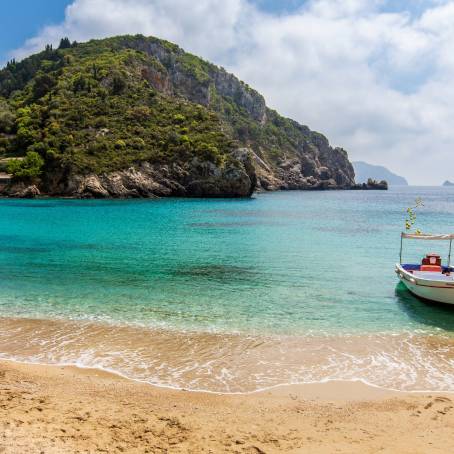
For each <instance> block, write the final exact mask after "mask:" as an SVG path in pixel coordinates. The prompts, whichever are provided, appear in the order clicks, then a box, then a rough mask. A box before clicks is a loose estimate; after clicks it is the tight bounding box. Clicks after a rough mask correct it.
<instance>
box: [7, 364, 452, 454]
mask: <svg viewBox="0 0 454 454" xmlns="http://www.w3.org/2000/svg"><path fill="white" fill-rule="evenodd" d="M0 425H1V429H2V430H1V438H0V452H1V453H8V454H9V453H46V454H48V453H49V454H50V453H95V452H109V453H112V452H127V453H222V452H228V453H283V452H284V453H334V452H335V453H376V452H382V453H412V454H414V453H432V452H433V453H446V452H453V451H454V436H453V433H454V396H449V395H442V394H440V395H438V394H405V393H394V392H388V391H383V390H380V389H378V388H372V387H368V386H366V385H364V384H361V383H348V382H331V383H327V384H320V385H301V386H289V387H280V388H276V389H274V390H272V391H265V392H259V393H253V394H246V395H221V394H208V393H198V392H188V391H176V390H169V389H164V388H157V387H153V386H150V385H147V384H142V383H137V382H134V381H130V380H127V379H123V378H120V377H118V376H115V375H111V374H108V373H104V372H100V371H96V370H88V369H78V368H74V367H56V366H37V365H24V364H18V363H14V362H6V361H3V362H0Z"/></svg>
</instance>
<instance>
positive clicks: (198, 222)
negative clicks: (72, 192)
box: [0, 186, 454, 393]
mask: <svg viewBox="0 0 454 454" xmlns="http://www.w3.org/2000/svg"><path fill="white" fill-rule="evenodd" d="M418 197H420V198H421V199H422V201H423V203H424V206H422V207H419V208H417V209H416V215H417V218H416V223H415V226H414V228H419V229H421V230H422V231H424V232H428V233H452V232H454V189H453V188H448V187H397V186H396V187H391V188H390V189H389V190H388V191H287V192H272V193H260V194H256V195H254V196H253V197H252V198H251V199H179V198H168V199H159V200H70V199H36V200H16V199H1V200H0V359H7V360H14V361H19V362H26V363H37V364H56V365H57V364H58V365H74V366H79V367H86V368H95V369H102V370H106V371H110V372H113V373H116V374H119V375H122V376H124V377H127V378H130V379H133V380H138V381H142V382H146V383H150V384H152V385H156V386H163V387H170V388H177V389H186V390H194V391H196V390H197V391H208V392H216V393H249V392H254V391H259V390H263V389H270V388H273V387H275V386H280V385H285V384H300V383H301V384H302V383H319V382H326V381H331V380H348V381H362V382H364V383H367V384H370V385H373V386H377V387H381V388H386V389H394V390H402V391H430V392H435V391H445V392H454V306H453V307H449V306H443V305H437V304H430V303H427V302H423V301H420V300H418V299H417V298H415V297H414V296H412V295H411V294H409V293H408V291H406V289H405V288H403V287H402V286H401V284H398V280H397V278H396V275H395V272H394V266H395V263H396V262H398V261H399V250H400V233H401V231H402V230H403V229H404V227H405V218H406V215H407V213H406V209H407V208H408V207H410V206H413V205H414V204H415V199H416V198H418ZM403 246H404V249H403V261H404V262H407V263H419V262H420V260H421V257H422V256H423V255H424V254H425V253H427V252H438V253H440V254H441V255H442V256H443V260H444V263H446V260H447V256H448V248H449V243H447V242H442V241H440V242H438V241H435V242H430V243H428V242H422V241H411V240H405V241H404V245H403ZM428 248H429V249H430V250H429V249H428ZM453 261H454V251H453Z"/></svg>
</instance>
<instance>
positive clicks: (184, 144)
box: [0, 35, 313, 178]
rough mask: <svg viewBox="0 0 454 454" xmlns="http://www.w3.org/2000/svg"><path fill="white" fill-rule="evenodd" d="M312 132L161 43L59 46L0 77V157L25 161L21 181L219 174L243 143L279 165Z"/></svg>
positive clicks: (136, 39)
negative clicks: (59, 176)
mask: <svg viewBox="0 0 454 454" xmlns="http://www.w3.org/2000/svg"><path fill="white" fill-rule="evenodd" d="M172 78H173V79H172ZM218 79H223V80H225V81H226V83H224V84H223V90H224V91H223V92H220V91H219V89H217V88H216V87H217V86H218V85H216V83H217V82H216V81H217V80H218ZM169 81H172V84H173V85H172V86H171V88H169V87H170V85H169V84H170V82H169ZM175 81H177V82H175ZM225 87H227V88H225ZM232 87H233V88H232ZM257 106H258V107H257ZM253 109H256V110H257V111H258V113H256V112H255V111H254V112H253ZM262 114H263V115H262ZM260 115H262V116H263V118H264V119H265V118H266V121H262V119H261V118H258V117H259V116H260ZM311 134H313V133H311V131H309V129H308V128H306V127H305V126H301V125H299V124H297V123H296V122H294V121H292V120H289V119H286V118H283V117H281V116H280V115H278V114H277V113H276V112H274V111H272V110H269V109H266V107H265V104H264V101H263V98H262V97H261V96H260V95H259V94H258V93H257V92H255V91H254V90H252V89H251V88H250V87H248V86H247V85H246V84H244V83H242V82H240V81H238V80H237V79H235V78H233V76H231V75H229V74H228V73H226V72H225V71H224V70H223V69H220V68H217V67H216V66H214V65H212V64H211V63H208V62H205V61H204V60H202V59H200V58H198V57H196V56H194V55H191V54H188V53H185V52H184V51H182V50H181V49H180V48H179V47H178V46H176V45H175V44H172V43H169V42H167V41H162V40H158V39H156V38H145V37H143V36H141V35H136V36H120V37H115V38H108V39H104V40H97V41H90V42H88V43H84V44H78V43H75V42H74V43H71V42H70V41H69V39H67V38H63V39H62V40H61V42H60V45H59V47H58V48H57V49H53V48H52V47H51V46H47V47H46V49H45V50H44V51H43V52H40V53H38V54H36V55H33V56H31V57H29V58H27V59H25V60H23V61H21V62H16V61H14V60H12V61H11V62H9V63H8V64H7V66H6V67H5V68H4V69H3V70H1V71H0V158H1V157H2V155H3V157H5V156H16V157H25V159H24V160H23V161H14V160H13V161H12V162H11V164H10V166H9V168H10V171H11V173H13V174H14V175H15V177H16V178H35V177H37V176H38V175H39V174H40V173H41V172H42V173H44V174H46V173H47V172H52V171H54V170H55V169H71V171H73V172H81V173H88V172H95V173H103V172H108V171H113V170H118V169H123V168H126V167H129V166H134V165H136V164H138V163H140V162H143V161H149V162H158V163H167V164H168V163H172V162H176V163H187V162H190V161H191V160H192V159H193V158H198V159H199V160H206V161H211V162H213V163H215V164H217V165H219V166H222V165H224V163H226V162H229V163H231V162H232V159H231V156H230V155H231V152H232V150H233V149H234V148H235V147H238V146H240V145H247V146H250V147H252V148H253V149H254V150H255V151H256V152H257V153H258V154H260V155H261V156H262V157H264V158H266V160H268V161H269V162H277V161H278V160H279V158H281V157H283V156H284V157H285V156H292V155H293V156H294V155H295V153H296V150H297V149H298V148H301V146H302V144H303V142H304V141H305V140H308V138H310V135H311Z"/></svg>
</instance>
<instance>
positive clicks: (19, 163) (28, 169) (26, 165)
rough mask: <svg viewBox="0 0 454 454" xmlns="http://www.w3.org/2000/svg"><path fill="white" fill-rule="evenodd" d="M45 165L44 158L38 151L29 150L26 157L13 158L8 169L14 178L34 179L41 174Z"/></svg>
mask: <svg viewBox="0 0 454 454" xmlns="http://www.w3.org/2000/svg"><path fill="white" fill-rule="evenodd" d="M43 165H44V159H43V158H42V157H41V156H40V155H39V154H38V153H37V152H36V151H29V152H28V153H27V155H26V156H25V158H24V159H11V160H10V161H9V162H8V166H7V168H6V169H7V171H8V173H11V174H12V175H13V177H14V178H20V179H23V180H32V179H34V178H37V177H39V175H41V170H42V167H43Z"/></svg>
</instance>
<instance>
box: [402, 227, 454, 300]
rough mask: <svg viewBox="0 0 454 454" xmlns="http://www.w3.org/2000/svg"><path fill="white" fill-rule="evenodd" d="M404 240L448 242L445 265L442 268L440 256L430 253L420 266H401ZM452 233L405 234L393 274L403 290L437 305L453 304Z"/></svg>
mask: <svg viewBox="0 0 454 454" xmlns="http://www.w3.org/2000/svg"><path fill="white" fill-rule="evenodd" d="M404 239H412V240H423V241H435V240H445V241H449V253H448V259H447V264H446V265H443V264H442V260H441V257H440V255H439V254H436V253H429V254H427V255H426V256H425V257H424V258H423V259H422V261H421V263H420V264H413V263H402V247H403V240H404ZM453 239H454V234H447V235H429V234H423V233H404V232H402V234H401V240H400V260H399V263H397V264H396V270H395V271H396V273H397V276H398V277H399V279H400V281H401V282H402V283H403V284H404V285H405V287H406V288H407V289H408V290H409V291H410V292H411V293H413V294H414V295H416V296H417V297H419V298H421V299H424V300H427V301H435V302H437V303H444V304H453V305H454V269H453V268H452V267H451V249H452V240H453Z"/></svg>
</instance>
